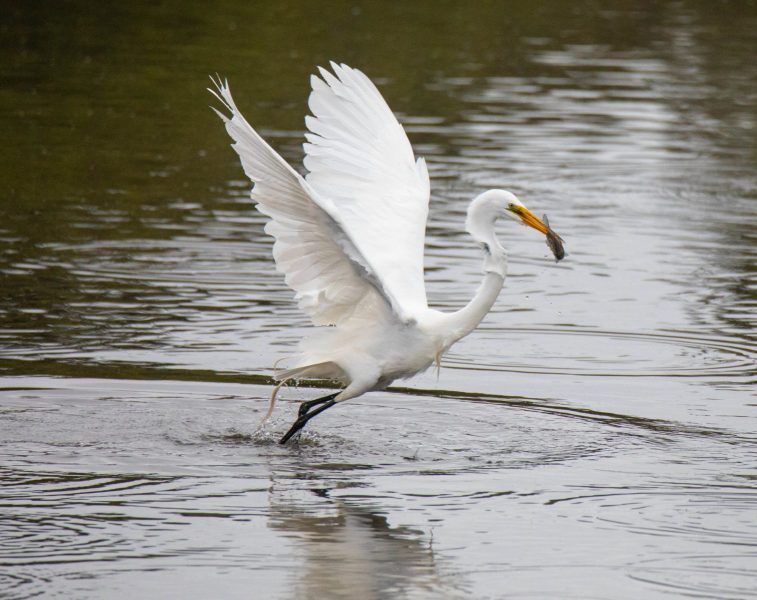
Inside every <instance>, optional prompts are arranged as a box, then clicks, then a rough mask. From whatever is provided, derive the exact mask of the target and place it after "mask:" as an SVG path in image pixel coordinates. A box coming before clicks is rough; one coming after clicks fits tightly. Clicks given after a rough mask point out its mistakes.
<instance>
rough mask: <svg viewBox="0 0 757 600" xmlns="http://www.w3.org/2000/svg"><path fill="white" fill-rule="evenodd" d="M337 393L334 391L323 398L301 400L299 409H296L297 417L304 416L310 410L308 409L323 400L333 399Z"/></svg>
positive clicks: (321, 402)
mask: <svg viewBox="0 0 757 600" xmlns="http://www.w3.org/2000/svg"><path fill="white" fill-rule="evenodd" d="M338 395H339V392H335V393H333V394H329V395H328V396H324V397H323V398H316V399H315V400H309V401H308V402H303V403H302V404H300V410H299V411H297V416H298V417H304V416H305V415H306V414H308V412H310V409H311V408H313V407H314V406H318V405H319V404H323V403H324V402H328V401H329V400H333V399H334V398H336V397H337V396H338Z"/></svg>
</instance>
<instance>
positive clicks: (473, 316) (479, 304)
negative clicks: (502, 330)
mask: <svg viewBox="0 0 757 600" xmlns="http://www.w3.org/2000/svg"><path fill="white" fill-rule="evenodd" d="M504 282H505V278H504V277H503V276H502V275H500V274H499V273H496V272H494V271H487V272H486V274H485V275H484V281H483V283H482V284H481V287H479V288H478V291H477V292H476V295H475V296H473V299H472V300H471V301H470V302H468V304H467V305H465V306H464V307H463V308H461V309H460V310H458V311H456V312H453V313H451V314H449V315H447V323H446V325H447V327H448V332H449V335H450V339H449V340H448V343H447V347H449V346H451V345H452V344H453V343H454V342H456V341H457V340H459V339H461V338H463V337H465V336H466V335H468V334H469V333H470V332H471V331H473V330H474V329H475V328H476V327H477V326H478V324H479V323H480V322H481V321H482V320H483V318H484V317H485V316H486V315H487V313H488V312H489V311H490V310H491V307H492V306H493V305H494V302H495V301H496V300H497V296H499V292H500V290H501V289H502V284H503V283H504Z"/></svg>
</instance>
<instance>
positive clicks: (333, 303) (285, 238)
mask: <svg viewBox="0 0 757 600" xmlns="http://www.w3.org/2000/svg"><path fill="white" fill-rule="evenodd" d="M213 83H214V84H215V86H216V88H217V93H216V91H214V90H212V89H209V91H210V92H211V93H212V94H214V95H215V96H216V97H217V98H218V99H219V100H220V101H221V103H222V104H223V105H224V107H225V108H226V109H227V110H228V111H229V113H230V114H231V117H230V118H229V117H227V116H226V115H223V114H222V113H220V112H219V111H217V110H216V113H218V115H219V116H220V117H221V119H222V120H223V121H224V123H225V125H226V131H227V132H228V133H229V135H230V136H231V137H232V139H233V140H234V144H232V147H233V148H234V150H236V152H237V154H239V158H240V159H241V161H242V166H243V168H244V171H245V173H246V174H247V176H248V177H249V178H250V179H251V180H252V181H253V183H254V187H253V190H252V198H253V200H254V201H255V202H257V208H258V210H260V212H262V213H263V214H265V215H267V216H269V217H270V218H271V220H270V221H269V222H268V223H267V224H266V227H265V231H266V233H268V234H270V235H272V236H273V237H274V238H275V242H274V245H273V258H274V260H275V261H276V267H277V269H278V270H279V271H281V272H282V273H283V274H284V276H285V281H286V283H287V284H288V285H289V287H291V288H292V289H293V290H294V291H295V293H296V294H295V297H296V299H297V302H298V305H299V306H300V308H302V309H303V310H304V311H305V312H306V313H307V314H308V315H309V316H310V318H311V319H312V321H313V323H315V324H316V325H332V324H338V323H340V322H342V321H344V320H346V319H348V318H349V317H351V316H352V315H353V314H355V313H356V312H359V311H361V310H374V311H375V310H376V309H377V308H378V307H381V308H384V309H388V308H389V306H388V304H389V300H388V298H387V296H386V292H385V290H384V289H383V288H382V287H381V284H380V282H379V281H378V280H377V279H376V277H375V275H374V274H373V272H371V270H370V267H369V265H368V264H367V261H366V260H365V259H364V257H362V255H361V254H360V252H359V250H357V248H355V245H354V243H353V241H352V240H351V239H350V236H349V235H348V234H347V233H346V232H345V231H344V230H343V227H342V225H341V224H340V223H339V222H338V216H336V213H335V209H334V207H333V206H332V205H331V204H330V203H329V201H328V200H325V199H323V198H319V197H318V194H317V193H315V192H314V191H313V190H312V188H311V187H310V185H308V184H307V183H306V182H305V180H304V179H303V178H302V176H301V175H299V174H298V173H297V172H296V171H295V170H294V169H292V167H290V166H289V164H288V163H287V162H286V161H285V160H284V159H283V158H282V157H281V156H279V155H278V154H277V153H276V152H275V151H274V150H273V148H271V147H270V146H269V145H268V144H267V143H266V142H265V141H264V140H263V138H262V137H260V135H258V133H257V132H256V131H255V130H254V129H253V128H252V127H251V126H250V124H249V123H247V121H246V120H245V118H244V117H243V116H242V114H241V113H240V112H239V109H238V108H237V107H236V105H235V104H234V99H233V98H232V96H231V92H230V91H229V86H228V83H227V82H221V80H220V79H219V80H218V81H215V80H213ZM214 110H215V109H214ZM335 216H336V218H335Z"/></svg>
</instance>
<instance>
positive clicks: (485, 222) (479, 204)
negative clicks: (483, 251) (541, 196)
mask: <svg viewBox="0 0 757 600" xmlns="http://www.w3.org/2000/svg"><path fill="white" fill-rule="evenodd" d="M502 215H505V216H507V217H509V218H511V219H512V220H513V221H517V222H518V223H521V224H523V225H528V226H529V227H533V228H534V229H536V231H539V232H540V233H543V234H544V235H545V236H547V244H548V245H549V247H550V249H551V250H552V253H553V254H554V255H555V258H556V259H557V260H560V259H562V258H563V257H564V256H565V251H564V249H563V246H562V238H560V236H559V235H557V234H556V233H555V232H554V231H553V230H552V229H551V228H550V227H549V224H548V223H545V222H544V221H542V220H541V219H540V218H539V217H537V216H536V215H535V214H534V213H532V212H531V211H530V210H528V209H527V208H526V207H525V206H524V205H523V203H522V202H521V201H520V200H518V199H517V198H516V197H515V194H513V193H512V192H508V191H507V190H489V191H487V192H484V193H483V194H481V195H479V196H478V197H476V198H475V199H474V200H473V202H472V203H471V205H470V208H469V209H468V218H467V220H466V226H467V229H468V231H469V232H470V233H471V235H472V236H473V237H474V238H476V239H480V240H484V243H486V241H485V240H486V239H487V237H488V236H489V235H493V227H494V222H495V221H496V220H497V219H498V218H499V217H501V216H502ZM544 219H545V220H546V217H544Z"/></svg>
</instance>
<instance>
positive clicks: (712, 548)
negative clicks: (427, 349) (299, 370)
mask: <svg viewBox="0 0 757 600" xmlns="http://www.w3.org/2000/svg"><path fill="white" fill-rule="evenodd" d="M5 8H6V14H7V15H8V17H7V18H6V19H5V20H4V21H3V23H2V24H1V25H0V44H1V45H2V48H3V52H2V53H0V81H1V82H2V86H0V123H1V124H2V129H3V131H4V132H5V134H6V140H5V141H6V143H5V145H4V150H3V159H4V160H3V161H2V162H1V163H0V170H1V171H2V176H3V181H4V186H3V190H4V191H3V192H2V194H1V195H0V284H1V285H0V354H1V355H0V371H1V372H2V374H3V379H2V381H0V385H1V386H2V389H1V390H0V394H1V395H0V458H1V460H0V465H2V467H0V482H2V485H0V596H2V597H9V598H28V597H39V596H50V597H65V598H68V597H75V598H103V597H106V598H121V597H124V598H126V597H129V598H134V597H161V598H205V597H224V598H247V597H253V598H256V597H266V598H292V597H297V598H302V597H305V598H354V597H358V596H362V597H366V598H398V597H399V598H405V597H406V598H440V597H445V598H458V597H475V598H500V597H512V598H518V597H549V598H581V599H584V598H613V599H616V598H642V597H643V598H652V597H669V596H674V597H698V598H718V599H721V598H728V599H730V598H747V597H753V596H754V595H755V594H757V581H756V580H755V578H754V568H753V565H754V564H755V561H757V528H755V525H754V514H755V502H757V490H756V489H755V485H754V482H755V473H754V464H755V456H757V454H756V453H755V445H754V442H755V438H754V429H755V419H754V404H753V399H752V397H751V396H750V392H751V391H752V390H751V388H752V386H753V384H754V381H755V375H757V369H756V368H755V355H756V353H755V340H754V333H753V328H754V314H755V304H757V302H756V296H755V266H754V265H755V259H756V258H757V250H756V248H757V245H755V234H754V231H755V224H757V211H755V198H756V191H757V185H756V183H757V180H756V179H755V172H757V171H756V170H755V167H756V166H757V145H756V144H755V140H757V136H755V126H756V122H755V115H757V86H755V81H757V64H756V63H755V61H754V60H753V57H754V51H755V48H757V37H756V36H755V31H757V10H756V9H755V4H754V3H751V2H699V1H697V0H685V1H681V2H672V3H662V2H659V3H658V2H643V3H639V2H630V1H629V2H625V1H618V2H613V3H609V4H607V3H605V4H601V3H600V4H597V3H594V2H572V3H566V2H546V3H541V4H538V5H535V4H534V3H528V2H508V3H498V2H477V3H452V2H449V3H448V2H434V3H429V2H415V3H411V4H408V5H406V6H402V5H399V4H396V5H388V4H369V3H365V4H363V3H354V2H353V3H341V2H334V3H330V4H329V5H328V7H324V5H322V4H321V3H288V4H281V3H268V4H259V3H235V2H229V3H224V4H222V5H220V6H217V7H214V8H213V9H209V7H208V6H207V5H206V4H200V3H182V4H181V5H180V6H179V5H176V4H173V3H160V4H155V5H153V6H149V7H148V6H141V7H137V6H134V5H131V4H120V5H117V6H114V5H107V6H106V5H102V6H99V5H89V4H87V5H85V4H83V3H81V4H80V3H67V4H60V5H57V4H49V3H42V4H39V3H38V4H28V5H18V6H17V5H11V4H8V5H7V6H6V7H5ZM331 58H335V59H338V60H343V61H345V62H348V63H351V64H353V65H355V66H358V67H360V68H362V69H364V70H365V71H366V72H367V73H368V74H369V75H370V76H372V77H373V78H374V79H375V80H376V81H377V82H378V83H379V84H380V87H381V89H382V91H383V92H384V93H385V95H386V96H387V98H388V99H389V102H390V104H391V105H392V107H393V108H394V109H395V110H396V111H397V112H398V114H399V115H400V117H401V119H402V121H403V122H404V123H405V125H406V128H407V130H408V132H409V135H410V137H411V140H412V141H413V143H414V145H415V147H416V151H417V153H418V154H419V155H423V156H426V157H427V159H428V161H429V168H430V171H431V175H432V186H433V198H432V204H431V218H430V222H429V227H428V232H427V244H428V245H427V259H426V267H427V270H426V277H427V283H428V287H429V296H430V298H431V301H432V303H433V304H434V305H435V306H437V307H439V308H442V309H453V308H457V307H459V306H460V305H462V304H463V303H464V302H466V301H467V299H468V298H469V296H470V295H471V294H472V292H473V290H474V289H475V287H476V285H477V284H478V281H479V277H480V275H479V270H480V269H479V257H478V256H477V254H476V251H475V249H473V248H471V244H470V243H469V240H468V238H467V236H466V234H465V233H464V232H463V231H462V222H463V218H464V213H465V209H466V207H467V201H468V199H469V198H470V197H472V196H473V195H475V194H476V193H478V192H479V191H480V190H481V189H482V188H486V187H494V186H497V187H507V188H509V189H512V190H513V191H515V192H516V193H517V194H518V195H519V196H520V197H522V198H523V199H524V201H525V202H526V203H527V204H529V206H531V207H532V208H534V209H536V210H537V211H540V212H541V213H548V214H549V215H550V220H551V222H552V223H553V224H554V226H555V228H556V229H558V231H560V233H561V234H562V235H563V236H564V237H565V239H566V241H567V249H568V252H569V257H568V259H567V260H566V261H564V262H562V263H560V264H559V265H555V264H554V263H553V262H552V261H551V260H549V256H548V253H549V251H548V249H547V248H546V246H545V245H544V243H543V241H542V240H539V239H536V238H535V237H533V236H530V235H528V233H527V232H525V231H521V230H520V229H514V228H512V227H507V226H506V225H503V227H502V228H501V236H502V239H503V240H504V241H505V243H506V246H507V247H508V248H509V250H510V265H511V268H510V275H509V279H508V282H507V285H506V289H505V292H504V293H503V295H502V298H501V300H500V301H499V302H498V303H497V305H496V307H495V309H494V311H493V313H492V314H491V315H490V316H489V317H488V318H487V320H486V321H485V323H484V324H483V326H482V327H481V328H480V330H478V331H477V332H476V333H475V334H474V335H472V336H470V337H469V338H467V339H465V340H464V341H463V342H461V343H460V344H459V345H457V346H455V347H454V348H453V351H452V352H450V353H449V355H448V356H446V357H445V361H444V368H443V369H442V371H441V374H440V377H439V379H437V377H436V374H435V373H428V374H425V375H422V376H419V377H418V378H416V379H413V380H412V381H409V382H407V383H402V386H403V387H397V388H394V390H393V391H391V392H386V393H381V394H374V395H371V396H368V397H366V398H365V399H363V400H360V401H358V402H355V403H354V404H350V405H349V406H344V407H342V408H341V409H340V410H339V411H336V412H334V413H333V414H330V413H326V414H324V415H323V416H322V417H319V420H321V419H322V421H321V422H320V423H318V424H317V426H315V427H313V430H312V431H311V432H310V433H308V434H307V435H305V436H304V437H303V441H302V443H301V444H300V446H299V447H295V448H288V449H282V448H280V447H279V446H278V445H277V444H276V443H275V442H276V439H277V437H278V435H280V433H281V431H282V430H283V429H284V428H285V427H286V426H287V425H288V423H289V421H290V420H291V416H292V414H293V410H294V404H293V402H295V401H299V400H302V399H305V398H310V397H312V396H313V395H314V394H316V393H317V390H308V389H303V390H299V391H297V390H285V392H284V398H285V400H289V401H291V402H284V403H282V404H283V405H282V406H281V407H280V409H279V410H278V412H277V413H276V415H275V417H274V419H273V422H272V423H271V424H270V425H269V426H268V427H267V428H266V430H265V431H263V432H256V431H255V424H256V423H257V419H258V418H259V416H260V414H261V411H262V410H263V407H264V406H265V403H266V399H267V397H268V395H269V392H270V379H269V378H268V377H269V375H270V368H271V366H272V364H273V362H274V361H275V360H277V359H278V358H281V357H282V356H284V355H286V354H287V353H288V352H291V349H292V347H293V346H294V345H295V344H296V342H297V341H298V339H299V338H300V337H301V336H302V335H303V333H304V330H305V327H306V326H307V321H306V319H305V318H304V317H303V316H302V315H301V314H299V312H298V311H297V310H296V308H295V307H294V306H293V305H292V303H291V301H290V298H291V294H290V292H289V291H288V290H287V289H286V287H285V286H284V284H283V282H282V281H281V279H280V278H279V276H278V275H277V274H276V273H275V272H274V271H273V269H272V267H271V262H270V258H269V255H270V242H269V240H268V239H267V238H266V237H265V236H263V235H262V226H263V219H262V218H261V216H260V215H258V214H257V213H256V212H255V211H254V210H253V209H252V208H251V207H250V205H249V202H248V200H247V193H248V184H247V182H246V181H244V180H243V177H242V173H241V170H240V169H239V167H238V164H237V162H236V159H235V158H234V155H233V154H232V152H231V151H230V150H229V149H228V147H227V140H226V138H225V137H224V133H223V131H222V130H221V128H220V126H219V124H218V122H217V121H216V120H215V119H214V117H213V115H212V114H210V112H209V111H208V110H207V109H206V108H205V107H206V105H207V104H208V103H209V101H210V100H209V98H208V97H207V93H206V92H205V91H204V87H205V86H206V82H207V78H206V77H207V74H209V73H214V72H216V71H219V72H221V73H222V74H224V75H226V76H228V77H229V79H230V80H231V82H232V85H233V87H234V90H235V96H236V97H237V99H238V101H239V104H240V106H242V107H243V109H244V110H245V111H246V113H247V114H248V116H249V118H250V120H251V121H253V122H254V123H256V124H258V125H259V127H260V130H261V131H262V132H263V133H264V134H265V135H266V137H267V138H269V139H270V140H271V141H272V143H273V144H274V145H275V146H276V147H277V148H279V149H280V150H281V152H282V153H283V154H284V156H286V157H287V158H288V159H290V160H292V161H293V162H294V163H298V162H299V160H300V157H301V149H300V143H301V139H302V127H303V122H302V117H303V115H304V114H305V112H306V97H307V78H308V75H309V73H310V72H311V71H312V70H313V67H314V66H315V65H316V64H324V63H326V62H327V61H328V60H329V59H331Z"/></svg>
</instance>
